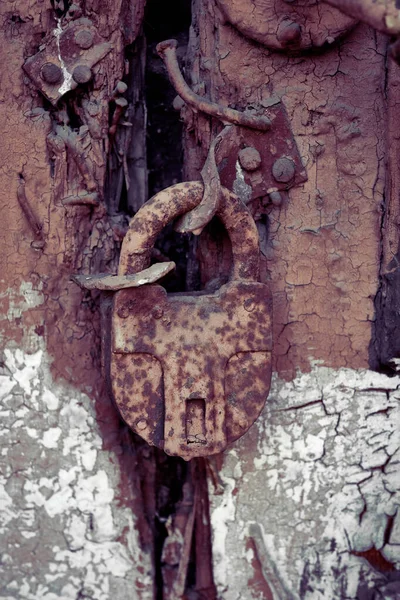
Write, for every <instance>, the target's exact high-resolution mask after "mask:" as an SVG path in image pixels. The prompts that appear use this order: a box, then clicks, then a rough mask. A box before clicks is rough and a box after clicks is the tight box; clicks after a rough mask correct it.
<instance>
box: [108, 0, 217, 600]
mask: <svg viewBox="0 0 400 600" xmlns="http://www.w3.org/2000/svg"><path fill="white" fill-rule="evenodd" d="M190 22H191V2H190V0H172V1H171V2H169V3H166V2H164V1H163V0H148V2H147V4H146V12H145V19H144V30H143V35H142V36H140V37H139V38H138V39H137V40H136V41H135V42H134V43H133V44H132V45H131V46H128V47H127V48H126V50H125V58H126V61H127V63H129V73H126V75H125V76H124V78H123V81H124V82H125V83H126V85H127V90H126V92H125V93H124V98H126V100H127V101H128V102H127V107H126V111H125V113H124V115H123V121H126V122H128V123H130V127H126V126H125V125H124V123H123V122H121V123H120V124H119V125H118V129H117V132H116V134H115V137H114V138H111V147H110V153H109V163H108V165H109V168H108V175H107V181H106V186H105V198H106V202H107V210H108V213H109V214H110V215H111V216H112V217H113V219H114V220H115V219H119V220H120V221H121V223H122V222H124V223H125V227H126V225H127V223H128V221H129V219H130V218H131V217H132V216H133V215H134V214H135V213H136V212H137V210H139V208H140V206H141V205H142V204H143V203H144V202H145V201H146V200H147V199H148V198H149V197H151V196H152V195H154V194H156V193H157V192H159V191H160V190H162V189H165V188H167V187H169V186H171V185H173V184H175V183H178V182H180V181H182V171H183V149H182V124H181V122H180V117H179V112H177V111H175V110H174V108H173V106H172V103H173V100H174V98H175V96H176V93H175V91H174V89H173V87H172V85H171V84H170V82H169V79H168V75H167V72H166V70H165V67H164V64H163V62H162V60H161V59H160V58H159V56H158V54H157V52H156V50H155V47H156V45H157V44H158V43H159V42H160V41H163V40H165V39H169V38H177V39H178V42H179V48H180V50H179V60H180V62H181V67H182V68H183V66H184V55H185V53H186V47H187V43H188V34H189V27H190ZM114 111H115V100H112V101H111V102H110V113H109V125H110V126H111V125H112V121H113V115H114ZM127 136H128V137H127ZM122 152H125V155H124V156H125V158H126V160H125V164H123V162H122V160H121V157H122ZM124 168H125V172H124ZM126 171H127V172H128V175H129V177H128V183H129V182H130V185H129V187H128V185H127V178H126ZM194 244H195V242H194V239H193V236H191V235H187V236H182V235H180V234H176V233H175V232H174V230H173V224H170V225H169V226H168V227H166V228H165V229H164V230H163V232H162V233H161V234H160V236H159V238H158V239H157V242H156V248H155V252H154V260H156V261H164V260H173V261H174V262H175V263H176V265H177V267H176V270H175V272H174V273H173V274H171V275H170V276H169V278H165V279H164V280H163V282H162V285H163V286H164V287H165V288H166V289H167V291H168V292H182V291H193V290H194V289H198V286H199V277H198V267H197V270H196V267H193V264H194V263H195V262H196V261H195V260H193V256H194V255H195V247H194ZM188 257H189V260H188ZM190 257H191V258H192V260H190ZM188 264H190V266H188ZM189 271H190V272H189ZM108 383H109V385H110V382H108ZM120 435H121V438H123V440H124V443H123V446H124V456H125V455H126V460H127V461H128V458H129V464H128V462H127V463H126V466H125V467H124V471H125V472H126V477H127V479H129V478H130V474H129V473H130V471H132V470H134V471H135V472H136V473H137V474H139V480H140V484H139V486H138V485H136V487H137V488H138V489H136V494H137V497H138V498H140V499H141V502H140V504H141V506H140V507H139V505H138V506H135V507H134V510H135V513H136V514H137V517H138V524H139V532H140V536H141V543H142V546H143V547H144V548H147V549H148V550H150V551H151V553H152V557H153V564H154V581H155V589H156V592H155V600H169V599H171V598H172V597H175V591H174V589H173V588H174V585H175V584H176V581H177V576H178V572H179V568H180V564H182V558H184V556H183V555H184V554H185V556H186V559H187V569H185V577H183V579H184V581H183V585H184V587H185V597H188V598H189V597H190V598H191V600H196V599H199V600H200V599H201V598H204V599H207V600H214V599H215V597H216V593H215V586H214V582H213V575H212V560H211V530H210V521H209V501H208V491H207V478H206V467H205V461H204V460H202V459H193V460H192V461H191V462H189V463H188V462H185V461H184V460H182V459H180V458H177V457H170V456H168V455H167V454H165V453H164V452H163V451H162V450H160V449H157V448H153V447H150V446H148V445H147V444H146V443H145V442H144V441H143V440H142V439H141V438H140V437H139V436H137V435H136V434H134V433H132V431H130V430H129V429H128V428H127V426H126V425H124V424H123V423H122V422H121V429H120ZM139 488H140V489H139ZM191 517H192V519H194V525H193V533H192V535H191V536H190V535H189V532H190V531H191V528H190V523H191V522H193V521H191ZM180 536H181V539H183V538H185V536H186V538H187V539H188V540H189V541H188V543H187V544H186V550H185V546H184V545H181V546H180V545H179V543H177V542H176V539H177V538H178V539H179V538H180ZM183 562H184V563H185V561H183Z"/></svg>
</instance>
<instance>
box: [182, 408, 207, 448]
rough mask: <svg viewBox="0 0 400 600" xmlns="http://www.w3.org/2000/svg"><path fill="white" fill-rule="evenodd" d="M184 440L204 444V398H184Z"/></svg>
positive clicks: (189, 442) (205, 441)
mask: <svg viewBox="0 0 400 600" xmlns="http://www.w3.org/2000/svg"><path fill="white" fill-rule="evenodd" d="M186 441H187V443H188V444H206V443H207V440H206V401H205V400H204V398H196V399H192V398H189V399H188V400H186Z"/></svg>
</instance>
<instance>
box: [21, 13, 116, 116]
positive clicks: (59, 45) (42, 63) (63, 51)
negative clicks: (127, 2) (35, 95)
mask: <svg viewBox="0 0 400 600" xmlns="http://www.w3.org/2000/svg"><path fill="white" fill-rule="evenodd" d="M112 48H113V44H111V43H109V42H104V41H103V39H102V38H101V37H100V35H99V34H98V32H97V30H96V29H95V27H94V26H93V23H92V21H90V20H89V19H86V18H81V19H78V20H76V21H72V22H71V23H69V24H68V25H67V27H66V28H65V29H62V28H61V26H60V25H59V26H58V27H57V28H56V29H55V30H54V32H53V37H52V38H51V40H50V41H49V42H48V43H47V44H45V45H44V46H42V47H41V49H40V51H39V52H38V53H37V54H35V55H34V56H31V57H29V58H28V59H27V60H26V61H25V64H24V65H23V69H24V71H25V73H27V75H29V77H30V78H31V79H32V81H33V83H34V84H35V85H36V87H37V88H38V89H39V90H40V91H41V92H42V94H43V95H44V96H46V98H47V99H48V100H50V102H51V103H52V104H56V103H57V102H58V100H59V99H60V98H61V96H63V95H64V94H65V93H66V92H69V91H70V90H73V89H75V88H76V87H77V86H78V85H80V84H85V83H88V82H89V81H90V80H91V79H92V67H94V65H95V64H96V63H98V62H99V61H100V60H101V59H102V58H104V57H105V56H106V55H107V54H108V53H109V52H110V50H111V49H112Z"/></svg>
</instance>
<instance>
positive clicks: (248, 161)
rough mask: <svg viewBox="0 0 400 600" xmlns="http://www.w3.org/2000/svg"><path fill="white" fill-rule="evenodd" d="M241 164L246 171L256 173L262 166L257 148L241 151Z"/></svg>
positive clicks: (239, 156)
mask: <svg viewBox="0 0 400 600" xmlns="http://www.w3.org/2000/svg"><path fill="white" fill-rule="evenodd" d="M238 158H239V162H240V164H241V165H242V167H243V169H245V170H246V171H255V170H256V169H258V167H259V166H260V165H261V156H260V153H259V151H258V150H256V148H252V147H251V146H249V147H248V148H243V149H242V150H240V151H239V155H238Z"/></svg>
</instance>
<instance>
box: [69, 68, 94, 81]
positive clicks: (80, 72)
mask: <svg viewBox="0 0 400 600" xmlns="http://www.w3.org/2000/svg"><path fill="white" fill-rule="evenodd" d="M72 78H73V80H74V81H76V83H87V82H88V81H90V80H91V79H92V71H91V70H90V68H89V67H87V66H86V65H78V66H77V67H75V69H74V71H73V73H72Z"/></svg>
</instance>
